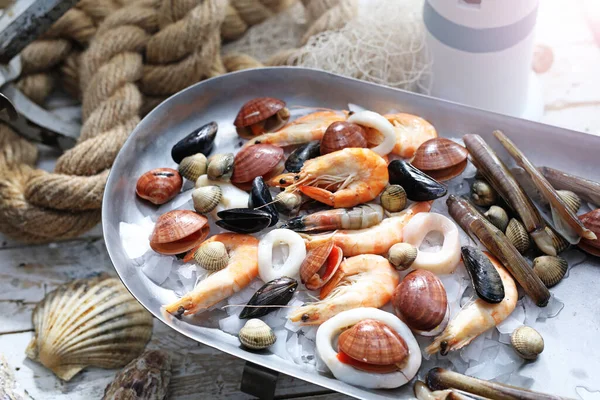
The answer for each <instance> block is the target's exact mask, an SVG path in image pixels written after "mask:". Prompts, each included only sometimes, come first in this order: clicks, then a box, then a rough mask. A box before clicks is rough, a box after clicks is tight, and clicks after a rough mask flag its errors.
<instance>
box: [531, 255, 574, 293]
mask: <svg viewBox="0 0 600 400" xmlns="http://www.w3.org/2000/svg"><path fill="white" fill-rule="evenodd" d="M568 268H569V264H568V263H567V260H565V259H564V258H562V257H558V256H540V257H537V258H535V259H534V260H533V272H535V274H536V275H537V276H539V277H540V279H541V280H542V282H544V285H546V286H547V287H549V288H550V287H552V286H554V285H556V284H557V283H558V282H560V281H561V280H562V278H564V277H565V274H566V273H567V269H568Z"/></svg>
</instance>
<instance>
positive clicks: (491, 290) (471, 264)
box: [461, 246, 504, 303]
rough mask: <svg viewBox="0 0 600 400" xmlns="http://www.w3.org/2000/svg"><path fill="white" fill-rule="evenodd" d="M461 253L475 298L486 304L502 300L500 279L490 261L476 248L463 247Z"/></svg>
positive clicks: (502, 286) (502, 287) (502, 289)
mask: <svg viewBox="0 0 600 400" xmlns="http://www.w3.org/2000/svg"><path fill="white" fill-rule="evenodd" d="M461 253H462V258H463V263H464V264H465V268H466V269H467V272H468V273H469V276H470V277H471V283H472V284H473V288H474V289H475V292H476V293H477V296H479V298H481V299H482V300H485V301H486V302H488V303H500V302H501V301H502V300H504V285H503V284H502V279H500V274H498V271H497V270H496V268H494V266H493V265H492V262H491V261H490V259H489V258H488V257H487V256H486V255H485V254H483V252H482V251H481V250H479V249H478V248H476V247H471V246H463V247H461Z"/></svg>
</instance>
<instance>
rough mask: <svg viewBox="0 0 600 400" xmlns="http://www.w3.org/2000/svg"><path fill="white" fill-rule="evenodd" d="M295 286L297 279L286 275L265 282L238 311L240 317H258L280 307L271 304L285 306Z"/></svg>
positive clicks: (296, 286) (294, 290)
mask: <svg viewBox="0 0 600 400" xmlns="http://www.w3.org/2000/svg"><path fill="white" fill-rule="evenodd" d="M297 288H298V281H296V280H295V279H292V278H288V277H287V276H283V277H281V278H277V279H273V280H272V281H269V282H267V283H265V284H264V285H263V286H262V287H261V288H260V289H258V290H257V291H256V293H254V295H253V296H252V298H250V301H248V304H247V306H246V307H244V309H243V310H242V312H241V313H240V319H246V318H258V317H262V316H263V315H267V314H268V313H270V312H272V311H277V310H278V309H279V308H280V307H272V306H285V305H286V304H287V303H288V302H289V301H290V300H291V299H292V296H293V295H294V292H296V289H297ZM260 306H269V307H260Z"/></svg>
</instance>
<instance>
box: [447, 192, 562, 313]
mask: <svg viewBox="0 0 600 400" xmlns="http://www.w3.org/2000/svg"><path fill="white" fill-rule="evenodd" d="M446 205H447V206H448V213H449V214H450V216H451V217H452V218H454V220H455V221H456V222H457V223H458V225H460V227H461V228H462V229H463V230H464V231H465V232H466V233H467V234H473V235H475V236H476V237H477V238H478V239H479V241H480V242H481V243H482V244H483V245H484V246H485V247H486V248H487V249H488V250H489V251H490V252H491V253H492V254H493V255H494V256H496V257H497V258H498V259H499V260H500V262H501V263H502V264H503V265H504V266H505V267H506V269H508V270H509V271H510V273H511V274H512V276H513V277H515V279H516V280H517V282H519V284H520V285H521V286H523V289H525V293H527V295H529V297H531V298H532V299H533V301H534V302H535V303H536V304H537V305H538V306H539V307H544V306H546V305H547V304H548V300H549V299H550V292H549V291H548V288H546V285H544V283H543V282H542V281H541V280H540V278H539V277H538V276H537V275H536V274H535V273H534V272H533V270H532V269H531V267H530V266H529V264H528V263H527V261H526V260H525V259H524V258H523V256H522V255H521V253H519V251H518V250H517V249H516V248H515V246H513V245H512V244H511V243H510V241H509V240H508V238H507V237H506V236H505V235H504V233H502V232H500V230H499V229H498V228H496V227H495V226H494V225H493V224H492V223H491V222H489V221H488V220H487V219H486V218H485V217H484V216H483V215H481V214H480V213H479V211H477V209H476V208H475V206H474V205H472V204H471V203H470V202H469V201H467V200H465V199H461V198H458V197H456V196H454V195H450V196H449V197H448V200H446ZM553 249H554V247H553Z"/></svg>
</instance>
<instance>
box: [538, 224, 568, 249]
mask: <svg viewBox="0 0 600 400" xmlns="http://www.w3.org/2000/svg"><path fill="white" fill-rule="evenodd" d="M544 230H545V231H546V233H547V234H548V236H550V239H552V245H553V246H554V248H555V249H556V254H559V253H562V252H563V251H565V250H566V249H567V248H568V247H569V246H570V245H571V243H569V242H568V241H567V239H565V238H564V237H562V236H561V235H560V234H559V233H556V232H555V231H554V230H553V229H551V228H550V227H549V226H546V228H544Z"/></svg>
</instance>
